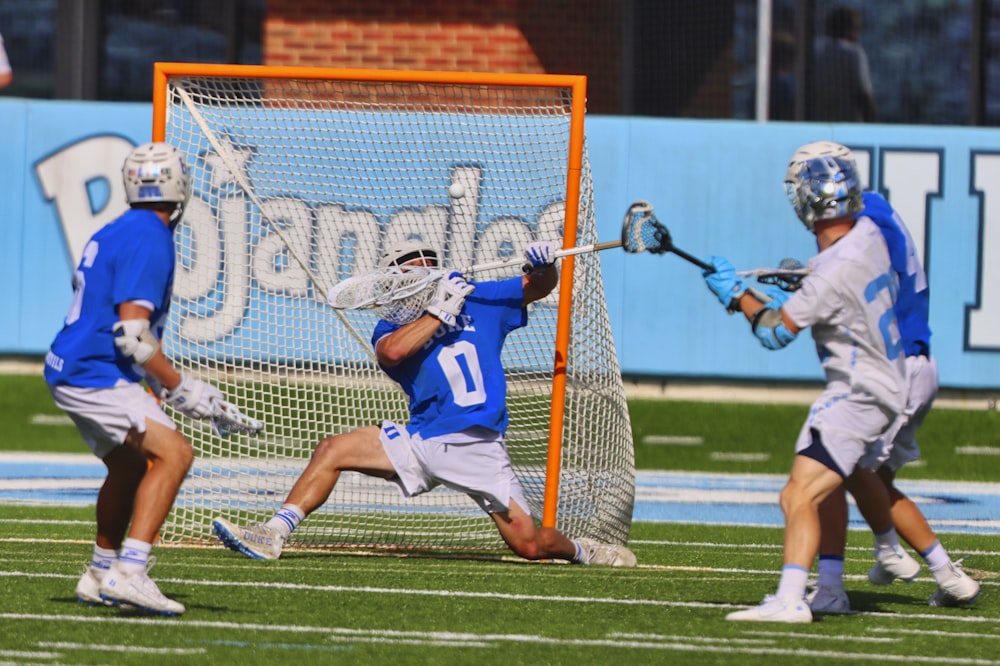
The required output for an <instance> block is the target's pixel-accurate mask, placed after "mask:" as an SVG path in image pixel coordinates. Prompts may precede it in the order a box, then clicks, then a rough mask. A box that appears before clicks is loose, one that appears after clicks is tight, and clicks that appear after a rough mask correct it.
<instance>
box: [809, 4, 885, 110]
mask: <svg viewBox="0 0 1000 666" xmlns="http://www.w3.org/2000/svg"><path fill="white" fill-rule="evenodd" d="M825 32H826V34H825V35H824V36H823V37H821V38H819V39H818V40H817V42H816V50H815V57H814V61H813V76H812V80H811V81H810V91H811V96H810V97H811V99H810V114H809V119H810V120H828V121H834V122H872V121H874V120H875V100H874V99H873V97H872V81H871V74H870V72H869V70H868V58H867V56H866V55H865V51H864V49H863V48H861V44H860V43H858V36H859V35H860V33H861V14H860V13H858V12H857V11H856V10H854V9H851V8H848V7H837V8H835V9H833V10H831V11H830V13H829V14H827V16H826V28H825Z"/></svg>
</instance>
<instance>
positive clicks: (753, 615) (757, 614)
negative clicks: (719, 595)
mask: <svg viewBox="0 0 1000 666" xmlns="http://www.w3.org/2000/svg"><path fill="white" fill-rule="evenodd" d="M726 619H727V620H729V621H731V622H787V623H795V624H802V623H806V622H812V619H813V616H812V611H810V610H809V604H807V603H806V600H805V599H803V598H801V597H796V596H792V595H787V596H784V597H778V596H775V595H773V594H769V595H767V596H766V597H764V601H762V602H761V604H760V605H759V606H754V607H753V608H748V609H747V610H742V611H736V612H734V613H730V614H729V615H727V616H726Z"/></svg>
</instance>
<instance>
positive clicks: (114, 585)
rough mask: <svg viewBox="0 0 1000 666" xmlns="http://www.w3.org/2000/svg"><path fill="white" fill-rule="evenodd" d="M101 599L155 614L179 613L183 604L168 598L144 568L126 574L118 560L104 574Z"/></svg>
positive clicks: (182, 610)
mask: <svg viewBox="0 0 1000 666" xmlns="http://www.w3.org/2000/svg"><path fill="white" fill-rule="evenodd" d="M100 595H101V599H103V600H104V601H105V602H111V603H113V604H121V605H122V606H125V605H126V604H128V605H131V606H134V607H136V608H138V609H139V610H143V611H146V612H147V613H153V614H156V615H180V614H182V613H183V612H184V606H183V605H182V604H179V603H177V602H176V601H174V600H172V599H168V598H167V597H165V596H164V595H163V593H162V592H160V588H158V587H157V586H156V583H154V582H153V580H152V579H151V578H150V577H149V574H147V573H146V570H145V569H143V570H142V571H138V572H136V573H133V574H127V573H125V572H123V571H122V570H121V566H120V564H119V563H118V562H116V563H114V564H112V565H111V568H110V569H109V570H108V572H107V573H106V574H105V575H104V580H102V581H101V587H100Z"/></svg>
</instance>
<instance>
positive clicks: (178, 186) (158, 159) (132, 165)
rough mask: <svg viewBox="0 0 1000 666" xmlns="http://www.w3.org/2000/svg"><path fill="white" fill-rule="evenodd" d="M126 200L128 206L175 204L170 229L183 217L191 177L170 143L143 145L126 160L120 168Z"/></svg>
mask: <svg viewBox="0 0 1000 666" xmlns="http://www.w3.org/2000/svg"><path fill="white" fill-rule="evenodd" d="M122 179H123V180H124V181H125V199H126V200H127V201H128V203H129V205H133V204H143V203H158V202H166V203H174V204H177V207H176V209H175V210H174V211H173V212H172V213H171V215H170V226H171V227H173V226H174V225H175V224H177V222H178V221H179V220H180V219H181V215H183V214H184V207H185V206H186V205H187V202H188V200H189V199H190V198H191V174H190V172H189V171H188V168H187V164H186V163H185V162H184V156H183V155H182V154H181V151H179V150H177V148H175V147H174V146H172V145H170V144H169V143H163V142H162V141H158V142H151V143H144V144H142V145H141V146H138V147H136V148H135V149H134V150H133V151H132V152H131V153H129V156H128V157H126V158H125V164H124V165H123V166H122Z"/></svg>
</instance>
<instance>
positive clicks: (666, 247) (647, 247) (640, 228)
mask: <svg viewBox="0 0 1000 666" xmlns="http://www.w3.org/2000/svg"><path fill="white" fill-rule="evenodd" d="M622 247H623V248H624V249H625V251H626V252H628V253H630V254H638V253H640V252H652V253H653V254H663V253H665V252H670V251H671V250H673V247H674V245H673V241H672V240H671V238H670V231H669V230H667V228H666V227H665V226H663V225H662V224H660V221H659V220H657V219H656V214H655V213H654V212H653V206H652V204H650V203H649V202H648V201H636V202H634V203H633V204H632V205H631V206H629V207H628V210H627V211H625V219H624V220H623V221H622Z"/></svg>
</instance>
